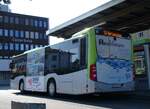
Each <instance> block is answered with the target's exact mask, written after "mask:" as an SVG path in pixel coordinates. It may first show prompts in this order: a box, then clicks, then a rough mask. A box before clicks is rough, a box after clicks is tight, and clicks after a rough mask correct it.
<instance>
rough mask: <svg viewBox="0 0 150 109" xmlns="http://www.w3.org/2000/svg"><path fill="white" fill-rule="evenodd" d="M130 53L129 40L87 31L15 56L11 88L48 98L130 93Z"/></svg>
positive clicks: (109, 34)
mask: <svg viewBox="0 0 150 109" xmlns="http://www.w3.org/2000/svg"><path fill="white" fill-rule="evenodd" d="M131 49H132V47H131V40H130V39H129V38H128V37H123V35H121V34H118V33H116V32H110V31H104V30H102V29H98V28H94V27H92V28H88V29H85V30H83V31H81V32H79V33H76V34H75V35H73V36H72V38H70V39H67V40H65V41H63V42H61V43H58V44H54V45H49V46H46V47H42V48H37V49H33V50H30V51H27V52H25V53H23V54H20V55H18V56H14V57H13V60H12V63H11V65H10V67H11V68H12V76H11V87H12V88H13V89H20V90H21V91H25V90H26V91H38V92H48V93H49V95H50V96H54V95H55V94H56V93H60V94H73V95H79V94H92V93H101V92H120V91H121V92H122V91H133V90H134V79H133V77H134V76H133V63H132V50H131Z"/></svg>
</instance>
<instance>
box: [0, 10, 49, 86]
mask: <svg viewBox="0 0 150 109" xmlns="http://www.w3.org/2000/svg"><path fill="white" fill-rule="evenodd" d="M3 9H4V8H3ZM6 9H7V8H6ZM48 28H49V21H48V18H44V17H37V16H30V15H23V14H16V13H11V12H8V11H4V10H0V85H1V84H9V78H10V69H9V63H10V62H11V57H12V56H13V55H17V54H20V53H22V52H24V51H26V50H30V49H33V48H36V47H42V46H45V45H47V44H48V37H47V36H46V31H47V30H48Z"/></svg>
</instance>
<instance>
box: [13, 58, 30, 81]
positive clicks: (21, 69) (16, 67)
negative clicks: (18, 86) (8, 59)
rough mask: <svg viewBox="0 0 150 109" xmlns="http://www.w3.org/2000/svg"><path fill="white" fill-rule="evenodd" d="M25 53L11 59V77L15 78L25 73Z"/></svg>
mask: <svg viewBox="0 0 150 109" xmlns="http://www.w3.org/2000/svg"><path fill="white" fill-rule="evenodd" d="M26 58H27V57H26V55H22V56H19V57H18V58H16V59H15V60H13V63H14V64H13V68H12V75H11V78H15V77H16V76H18V75H25V73H26Z"/></svg>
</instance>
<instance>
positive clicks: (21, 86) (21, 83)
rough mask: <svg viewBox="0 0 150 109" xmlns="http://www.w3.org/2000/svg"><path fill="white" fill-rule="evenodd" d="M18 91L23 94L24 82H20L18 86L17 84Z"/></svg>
mask: <svg viewBox="0 0 150 109" xmlns="http://www.w3.org/2000/svg"><path fill="white" fill-rule="evenodd" d="M19 90H20V91H21V92H24V82H23V81H21V82H20V84H19Z"/></svg>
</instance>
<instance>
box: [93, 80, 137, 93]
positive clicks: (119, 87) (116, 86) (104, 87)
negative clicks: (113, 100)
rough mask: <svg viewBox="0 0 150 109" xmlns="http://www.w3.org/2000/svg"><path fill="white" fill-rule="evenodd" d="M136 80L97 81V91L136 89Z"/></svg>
mask: <svg viewBox="0 0 150 109" xmlns="http://www.w3.org/2000/svg"><path fill="white" fill-rule="evenodd" d="M134 89H135V88H134V82H128V83H124V84H106V83H102V82H96V83H95V92H96V93H99V92H128V91H134Z"/></svg>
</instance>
